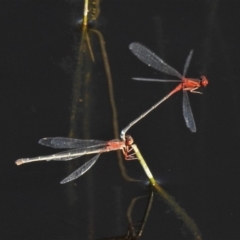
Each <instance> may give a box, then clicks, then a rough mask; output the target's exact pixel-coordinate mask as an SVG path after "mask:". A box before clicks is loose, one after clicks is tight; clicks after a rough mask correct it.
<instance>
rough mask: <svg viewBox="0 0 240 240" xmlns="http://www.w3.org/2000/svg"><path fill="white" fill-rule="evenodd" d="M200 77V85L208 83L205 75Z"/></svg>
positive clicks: (204, 85)
mask: <svg viewBox="0 0 240 240" xmlns="http://www.w3.org/2000/svg"><path fill="white" fill-rule="evenodd" d="M200 79H201V84H202V86H203V87H206V86H207V85H208V80H207V78H206V77H205V76H201V77H200Z"/></svg>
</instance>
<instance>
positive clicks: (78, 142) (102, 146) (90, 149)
mask: <svg viewBox="0 0 240 240" xmlns="http://www.w3.org/2000/svg"><path fill="white" fill-rule="evenodd" d="M39 143H40V144H42V145H44V146H47V147H52V148H72V149H71V150H68V151H64V152H60V153H56V154H53V155H48V156H40V157H34V158H21V159H18V160H17V161H16V162H15V163H16V164H17V165H22V164H24V163H29V162H38V161H69V160H72V159H75V158H78V157H81V156H83V155H88V154H94V153H97V155H96V156H94V157H93V158H92V159H90V160H89V161H88V162H86V163H85V164H84V165H82V166H81V167H80V168H78V169H77V170H76V171H74V172H73V173H72V174H70V175H69V176H68V177H66V178H65V179H63V180H62V181H61V184H63V183H67V182H70V181H72V180H74V179H76V178H78V177H80V176H82V175H83V174H84V173H85V172H86V171H88V170H89V169H90V168H91V167H92V166H93V164H94V163H95V162H96V161H97V160H98V158H99V156H100V154H101V153H103V152H109V151H116V150H122V152H123V155H124V157H125V159H126V160H133V159H136V158H135V156H134V153H132V147H131V145H132V144H133V139H132V137H131V136H126V140H125V141H121V140H119V139H113V140H111V141H100V140H82V139H73V138H65V137H54V138H52V137H49V138H42V139H40V140H39Z"/></svg>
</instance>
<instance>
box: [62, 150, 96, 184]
mask: <svg viewBox="0 0 240 240" xmlns="http://www.w3.org/2000/svg"><path fill="white" fill-rule="evenodd" d="M99 156H100V154H97V155H96V156H95V157H93V158H92V159H90V160H89V161H88V162H86V163H85V164H83V165H82V166H81V167H80V168H78V169H77V170H76V171H74V172H73V173H72V174H70V175H69V176H68V177H66V178H64V179H63V180H62V181H61V182H60V183H61V184H64V183H67V182H71V181H73V180H74V179H76V178H79V177H80V176H82V175H83V174H84V173H85V172H86V171H88V170H89V169H90V168H91V167H92V166H93V164H94V163H95V162H96V161H97V160H98V158H99Z"/></svg>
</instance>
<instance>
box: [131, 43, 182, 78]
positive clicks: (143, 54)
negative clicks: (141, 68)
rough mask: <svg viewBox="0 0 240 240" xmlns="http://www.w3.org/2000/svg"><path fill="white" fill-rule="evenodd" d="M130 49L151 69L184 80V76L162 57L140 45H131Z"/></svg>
mask: <svg viewBox="0 0 240 240" xmlns="http://www.w3.org/2000/svg"><path fill="white" fill-rule="evenodd" d="M129 49H130V50H131V51H132V53H133V54H134V55H135V56H136V57H138V59H139V60H141V61H142V62H144V63H145V64H147V65H148V66H149V67H152V68H154V69H156V70H158V71H160V72H163V73H167V74H169V75H172V76H175V77H179V78H180V79H182V75H181V74H180V73H179V72H178V71H177V70H175V69H174V68H172V67H170V66H169V65H168V64H167V63H165V62H164V61H163V60H162V59H161V58H160V57H158V56H157V55H156V54H155V53H153V52H152V51H150V50H149V49H148V48H146V47H145V46H143V45H141V44H140V43H131V44H130V45H129Z"/></svg>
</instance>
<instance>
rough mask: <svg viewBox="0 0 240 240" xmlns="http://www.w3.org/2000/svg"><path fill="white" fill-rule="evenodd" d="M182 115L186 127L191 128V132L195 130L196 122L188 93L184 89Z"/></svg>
mask: <svg viewBox="0 0 240 240" xmlns="http://www.w3.org/2000/svg"><path fill="white" fill-rule="evenodd" d="M183 117H184V119H185V122H186V125H187V127H188V128H189V129H190V130H191V132H196V131H197V129H196V124H195V121H194V117H193V113H192V109H191V106H190V102H189V98H188V94H187V91H185V90H183Z"/></svg>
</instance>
